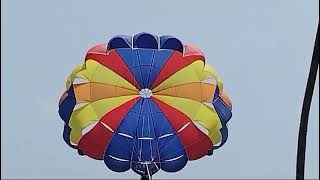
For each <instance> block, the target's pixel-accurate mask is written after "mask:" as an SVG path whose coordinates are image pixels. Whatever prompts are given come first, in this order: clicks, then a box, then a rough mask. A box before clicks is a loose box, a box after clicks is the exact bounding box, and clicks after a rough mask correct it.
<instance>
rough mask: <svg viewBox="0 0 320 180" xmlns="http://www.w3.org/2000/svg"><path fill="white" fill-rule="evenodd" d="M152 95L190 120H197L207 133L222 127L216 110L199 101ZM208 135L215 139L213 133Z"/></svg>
mask: <svg viewBox="0 0 320 180" xmlns="http://www.w3.org/2000/svg"><path fill="white" fill-rule="evenodd" d="M153 97H154V98H157V99H159V100H161V101H163V102H164V103H167V104H168V105H170V106H172V107H174V108H176V109H177V110H179V111H181V112H183V113H184V114H185V115H187V116H188V117H189V118H190V119H191V120H192V121H197V122H198V123H200V124H201V125H202V126H203V127H205V128H206V129H207V130H208V131H209V133H214V132H215V131H217V130H220V129H221V127H222V125H221V122H220V119H219V117H218V114H217V113H216V111H215V110H214V109H212V108H210V107H208V106H207V105H205V104H203V103H201V102H198V101H194V100H190V99H186V98H180V97H171V96H164V95H154V96H153ZM209 136H210V138H211V139H212V141H213V140H215V139H214V137H215V136H214V134H210V135H209ZM215 141H216V140H215Z"/></svg>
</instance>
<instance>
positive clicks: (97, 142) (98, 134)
mask: <svg viewBox="0 0 320 180" xmlns="http://www.w3.org/2000/svg"><path fill="white" fill-rule="evenodd" d="M138 99H139V98H135V99H133V100H130V101H128V102H126V103H124V104H122V105H121V106H119V107H117V108H115V109H113V110H112V111H110V112H108V113H107V114H105V115H104V116H103V117H102V118H101V120H100V121H99V122H98V123H97V124H96V125H95V127H93V128H92V129H91V130H90V131H89V132H88V133H86V134H85V135H83V136H82V138H81V139H80V141H79V143H78V148H79V149H80V150H81V151H82V152H83V153H84V154H86V155H87V156H89V157H91V158H93V159H97V160H102V159H103V154H104V150H105V148H106V146H107V144H108V143H109V141H110V140H111V138H112V136H113V132H111V131H110V130H109V129H107V128H106V127H105V126H104V125H103V124H102V123H101V122H103V123H105V124H107V125H108V126H109V127H111V129H113V130H114V131H115V130H116V129H117V127H118V126H119V125H120V123H121V121H122V120H123V118H124V117H125V116H126V114H127V113H128V112H129V110H130V109H131V108H132V106H133V105H134V104H135V103H136V102H137V101H138Z"/></svg>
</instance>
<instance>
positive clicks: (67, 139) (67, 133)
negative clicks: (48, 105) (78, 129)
mask: <svg viewBox="0 0 320 180" xmlns="http://www.w3.org/2000/svg"><path fill="white" fill-rule="evenodd" d="M70 132H71V128H70V127H69V126H68V125H64V128H63V140H64V141H65V142H66V143H67V144H68V145H69V146H70V147H72V148H74V149H78V146H75V145H73V144H71V142H70Z"/></svg>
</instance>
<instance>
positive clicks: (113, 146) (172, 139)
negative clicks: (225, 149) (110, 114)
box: [104, 99, 188, 174]
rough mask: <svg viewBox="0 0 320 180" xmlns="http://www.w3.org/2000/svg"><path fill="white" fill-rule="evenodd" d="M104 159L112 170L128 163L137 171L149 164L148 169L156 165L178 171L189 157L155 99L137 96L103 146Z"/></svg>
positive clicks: (143, 171) (152, 172) (141, 171)
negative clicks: (107, 142)
mask: <svg viewBox="0 0 320 180" xmlns="http://www.w3.org/2000/svg"><path fill="white" fill-rule="evenodd" d="M169 134H170V135H169ZM164 136H166V137H164ZM160 137H161V138H160ZM179 156H181V157H180V158H178V159H176V160H172V159H174V158H176V157H179ZM168 160H169V161H168ZM104 161H105V164H106V165H107V166H108V167H109V168H110V169H111V170H113V171H117V172H123V171H126V170H128V169H129V168H130V167H131V169H132V170H133V171H135V172H136V173H138V174H146V173H147V166H148V169H149V172H150V173H151V174H154V173H156V172H157V171H158V170H159V168H161V169H163V170H164V171H168V172H176V171H179V170H180V169H182V168H183V167H184V166H185V165H186V163H187V161H188V158H187V155H186V152H185V150H184V147H183V144H182V143H181V142H180V140H179V138H178V136H177V135H176V134H175V132H174V130H173V128H172V126H171V124H170V123H169V121H168V119H166V117H165V116H164V114H163V113H162V112H161V111H160V109H159V108H158V107H157V105H156V104H155V102H154V101H153V100H152V99H140V100H139V101H138V102H137V103H136V104H135V105H134V106H133V107H132V108H131V109H130V111H129V113H128V114H127V115H126V117H125V118H124V119H123V121H122V122H121V124H120V125H119V127H118V129H117V130H116V132H115V134H114V136H113V137H112V139H111V141H110V143H109V145H108V146H107V148H106V151H105V155H104Z"/></svg>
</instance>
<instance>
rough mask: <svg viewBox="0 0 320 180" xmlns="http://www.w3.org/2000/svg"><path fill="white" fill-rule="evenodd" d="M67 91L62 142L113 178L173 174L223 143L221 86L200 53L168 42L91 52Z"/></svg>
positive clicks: (127, 43)
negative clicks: (115, 174)
mask: <svg viewBox="0 0 320 180" xmlns="http://www.w3.org/2000/svg"><path fill="white" fill-rule="evenodd" d="M66 89H67V90H66V92H65V93H64V94H63V95H62V97H61V99H60V103H59V114H60V116H61V118H62V119H63V120H64V122H65V126H64V131H63V138H64V140H65V141H66V143H67V144H68V145H69V146H70V147H72V148H75V149H78V152H79V154H81V155H87V156H89V157H91V158H93V159H97V160H104V162H105V164H106V166H107V167H108V168H109V169H111V170H113V171H116V172H124V171H127V170H129V169H130V168H131V169H132V170H133V171H135V172H136V173H138V174H140V175H145V174H149V175H152V174H154V173H156V172H157V171H158V170H160V169H162V170H164V171H166V172H176V171H179V170H181V169H182V168H183V167H184V166H185V165H186V163H187V161H188V160H196V159H199V158H201V157H203V156H205V155H211V154H212V152H213V150H214V149H217V148H219V147H221V146H222V145H223V144H224V143H225V142H226V140H227V136H228V131H227V126H226V124H227V122H228V121H229V119H230V118H231V115H232V114H231V106H232V105H231V101H230V99H229V98H228V97H227V96H226V94H225V93H223V85H222V82H221V79H220V78H219V76H218V75H217V73H216V71H215V70H214V69H213V68H212V67H211V66H210V65H208V64H206V63H205V58H204V55H203V54H202V53H201V51H200V50H198V49H196V48H194V47H192V46H189V45H182V43H181V42H180V41H179V40H178V39H176V38H174V37H172V36H162V37H160V38H158V37H156V36H155V35H152V34H147V33H140V34H137V35H135V36H134V37H133V38H132V37H130V36H116V37H114V38H112V39H111V40H110V41H109V42H108V44H107V45H106V44H100V45H97V46H94V47H93V48H91V49H90V50H89V51H88V52H87V54H86V56H85V62H84V63H83V64H80V65H78V66H77V67H76V68H75V69H74V70H73V71H72V73H71V75H70V76H69V77H68V79H67V82H66Z"/></svg>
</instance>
